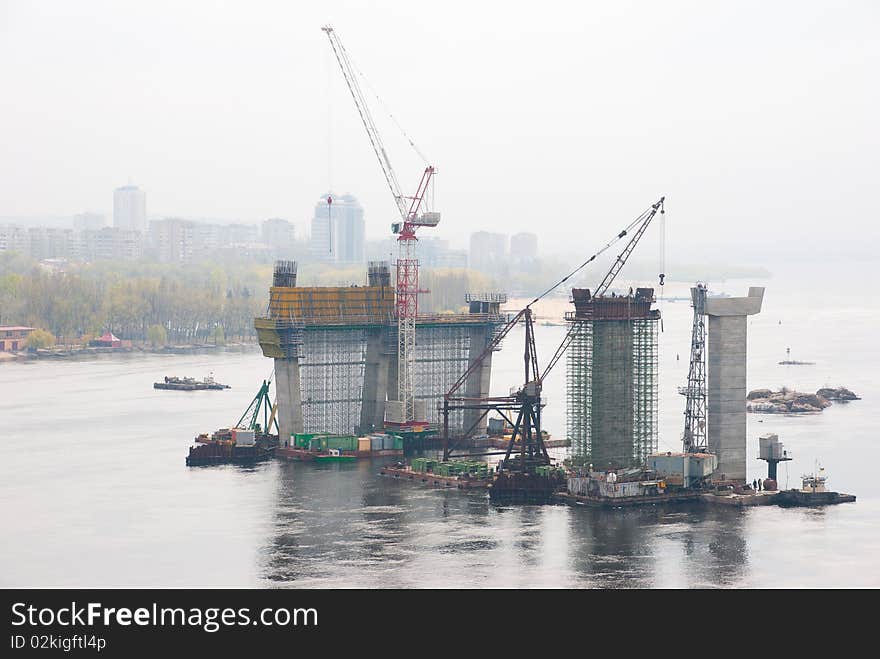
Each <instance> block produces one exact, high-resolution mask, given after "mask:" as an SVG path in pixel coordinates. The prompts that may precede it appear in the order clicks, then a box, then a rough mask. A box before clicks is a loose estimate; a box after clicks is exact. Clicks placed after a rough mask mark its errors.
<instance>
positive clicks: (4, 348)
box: [0, 325, 34, 352]
mask: <svg viewBox="0 0 880 659" xmlns="http://www.w3.org/2000/svg"><path fill="white" fill-rule="evenodd" d="M33 331H34V328H33V327H22V326H20V325H0V352H15V351H17V350H24V345H25V343H27V338H28V336H30V333H31V332H33Z"/></svg>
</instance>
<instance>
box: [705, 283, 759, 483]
mask: <svg viewBox="0 0 880 659" xmlns="http://www.w3.org/2000/svg"><path fill="white" fill-rule="evenodd" d="M763 300H764V289H763V287H758V286H752V287H750V288H749V295H748V297H725V298H717V297H716V298H712V297H710V298H706V307H705V309H706V315H707V316H708V317H709V342H708V343H709V349H708V377H707V389H708V409H707V417H708V419H707V420H708V426H709V428H708V433H707V443H708V446H709V451H710V452H711V453H714V454H715V455H716V456H717V457H718V468H717V469H716V470H715V478H718V479H722V478H723V479H724V480H737V481H743V482H745V480H746V325H747V320H746V318H747V317H748V316H753V315H755V314H757V313H759V312H760V311H761V303H762V302H763Z"/></svg>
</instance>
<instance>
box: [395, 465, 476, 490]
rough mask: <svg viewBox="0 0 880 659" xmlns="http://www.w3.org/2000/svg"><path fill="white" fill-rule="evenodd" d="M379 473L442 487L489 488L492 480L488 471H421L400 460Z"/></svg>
mask: <svg viewBox="0 0 880 659" xmlns="http://www.w3.org/2000/svg"><path fill="white" fill-rule="evenodd" d="M379 473H380V474H381V475H383V476H390V477H392V478H396V479H399V480H406V481H411V482H414V483H427V484H428V485H434V486H440V487H454V488H456V489H459V490H480V489H487V488H488V487H489V485H490V483H491V482H492V481H491V480H490V478H489V472H488V471H487V472H486V473H485V475H481V474H479V473H477V474H473V473H469V472H464V473H460V474H459V473H457V474H448V475H443V474H439V473H434V472H433V471H427V470H424V471H419V470H416V469H413V468H412V467H411V466H407V465H405V464H403V463H402V462H398V463H397V464H395V465H386V466H384V467H382V469H380V470H379Z"/></svg>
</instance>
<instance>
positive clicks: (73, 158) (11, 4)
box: [0, 0, 880, 261]
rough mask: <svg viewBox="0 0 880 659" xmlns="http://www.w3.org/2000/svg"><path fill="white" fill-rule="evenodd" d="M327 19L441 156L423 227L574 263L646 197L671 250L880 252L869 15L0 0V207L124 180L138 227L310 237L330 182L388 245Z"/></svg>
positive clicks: (679, 4)
mask: <svg viewBox="0 0 880 659" xmlns="http://www.w3.org/2000/svg"><path fill="white" fill-rule="evenodd" d="M325 23H331V24H332V25H334V26H335V28H336V29H337V32H338V34H339V35H340V37H341V39H342V41H343V43H344V44H345V46H346V47H347V49H348V51H349V53H350V54H351V56H352V57H353V59H354V60H355V63H356V64H357V65H358V67H359V68H360V70H361V71H363V73H364V74H365V75H366V77H367V80H368V82H369V84H370V85H371V87H372V88H374V89H375V90H376V91H377V92H378V94H379V95H380V96H381V98H382V100H383V101H384V104H385V105H386V106H387V107H388V108H389V109H390V110H391V111H392V112H393V113H394V115H395V117H396V118H397V119H398V121H399V122H400V123H401V125H402V126H403V127H404V128H405V129H406V130H407V132H408V133H409V134H410V135H411V136H412V137H413V138H414V140H415V142H416V143H417V144H418V146H419V147H420V149H421V150H422V151H423V152H424V153H425V154H426V155H427V156H428V158H429V159H430V161H431V162H432V163H433V164H434V165H436V166H437V168H438V171H439V174H438V176H437V189H436V192H437V204H436V206H437V209H438V210H440V211H441V212H442V214H443V220H442V222H441V225H440V227H439V228H438V229H437V230H436V231H433V232H432V235H436V236H439V237H444V238H449V239H451V240H452V242H453V243H457V244H460V245H464V238H463V237H464V236H466V234H467V233H469V232H470V231H472V230H474V229H476V228H485V229H488V230H497V231H504V232H508V233H509V232H514V231H521V230H525V231H529V230H531V231H537V232H538V233H539V235H540V240H541V247H542V251H544V250H567V251H578V250H579V249H580V248H579V246H580V245H583V246H584V247H583V249H584V250H586V251H589V250H592V249H593V248H595V247H596V246H597V245H598V244H599V243H601V242H604V240H605V239H607V238H608V237H609V236H610V235H612V234H613V233H614V232H615V231H616V230H617V229H618V228H619V227H620V226H622V225H623V224H625V223H626V222H627V221H628V220H629V219H631V218H632V217H634V216H635V215H637V214H638V213H639V212H640V211H641V210H642V209H643V208H645V207H647V206H648V205H649V204H650V203H651V202H653V201H654V200H656V199H657V198H658V197H659V196H660V195H663V194H665V195H666V196H667V208H668V211H669V212H668V232H669V233H668V242H669V249H670V252H671V253H672V254H673V255H674V256H679V257H680V258H681V257H682V255H684V256H685V258H686V256H687V254H688V252H689V251H693V252H696V253H700V254H704V255H708V256H709V257H710V258H725V259H726V260H728V261H732V260H736V259H746V258H752V257H756V256H757V257H759V258H769V255H771V254H773V253H774V251H778V252H779V253H780V254H782V255H786V256H798V255H800V256H804V255H808V256H807V257H808V258H817V259H825V258H828V257H829V256H831V257H834V256H842V255H850V254H851V255H856V256H861V257H866V256H868V255H871V254H872V253H873V251H874V250H875V249H876V246H875V244H874V243H875V241H876V240H877V238H878V236H880V232H878V229H877V224H878V220H877V218H876V217H875V215H876V213H875V212H874V208H875V207H876V205H877V199H876V195H877V193H878V192H880V190H878V179H880V130H878V121H877V116H878V113H880V110H878V108H880V91H878V87H880V85H878V71H880V38H878V36H877V35H878V30H880V4H878V3H877V2H876V1H875V0H865V1H862V2H845V1H843V0H827V1H809V0H807V1H801V2H768V1H766V0H764V1H762V2H752V1H748V0H738V1H736V2H734V1H730V2H723V3H719V2H706V1H705V0H703V1H696V0H695V1H693V2H686V1H666V2H661V1H653V2H652V1H633V2H623V1H619V0H618V1H613V2H611V1H609V2H555V1H544V2H529V3H518V2H503V3H502V2H475V1H473V0H469V1H467V2H459V1H457V0H445V1H443V2H419V1H416V0H405V1H393V2H392V1H390V0H386V1H375V0H373V1H370V2H339V1H331V0H326V1H323V2H314V3H304V2H290V1H287V2H268V1H259V0H248V1H247V2H245V1H243V0H242V1H235V2H233V1H230V2H194V1H188V2H163V1H157V0H151V1H149V2H143V1H140V2H125V1H120V0H113V1H110V0H106V1H100V0H66V1H55V2H52V1H47V0H42V1H40V2H32V1H26V0H0V127H2V132H0V135H2V141H0V144H2V148H0V216H15V215H72V214H74V213H78V212H82V211H85V210H96V211H103V212H108V213H109V211H110V209H111V207H112V190H113V188H114V187H116V186H118V185H122V184H125V183H127V182H128V181H129V180H131V181H132V182H133V183H135V184H137V185H139V186H141V187H142V188H144V189H145V190H146V192H147V205H148V208H147V211H148V214H149V215H150V216H153V217H157V216H166V215H178V216H187V217H218V218H228V219H230V220H234V219H240V220H244V221H258V220H262V219H265V218H267V217H286V218H288V219H291V220H292V221H295V222H297V223H298V224H300V225H301V226H304V225H305V222H306V221H307V220H308V219H309V218H310V215H311V210H312V207H313V205H314V203H315V202H316V200H317V199H318V197H319V196H320V195H321V193H323V192H324V191H325V190H327V189H328V187H330V186H331V185H332V187H333V189H334V190H336V191H337V192H338V193H343V192H351V193H353V194H355V195H357V196H358V197H359V199H360V200H361V201H362V203H363V205H364V207H365V209H366V219H367V233H368V236H369V237H380V236H383V235H385V234H386V232H387V230H388V226H389V224H390V222H391V221H393V220H394V219H395V213H396V211H395V207H394V205H393V202H392V199H391V195H390V193H389V192H388V190H387V188H386V187H385V182H384V179H383V178H382V175H381V172H380V170H379V167H378V164H377V163H376V161H375V157H374V155H373V153H372V150H371V149H370V146H369V143H368V141H367V138H366V135H365V133H364V131H363V128H362V127H361V125H360V123H359V119H358V117H357V114H356V112H355V109H354V105H353V103H352V101H351V98H350V97H349V96H348V91H347V89H346V88H345V86H344V83H343V80H342V76H341V74H340V72H339V69H338V67H337V64H336V62H335V60H333V59H331V57H332V55H331V51H330V47H329V44H328V42H327V39H326V37H325V35H324V34H323V33H322V32H321V31H320V29H319V28H320V27H321V25H323V24H325ZM365 91H366V90H365ZM371 100H375V99H374V98H373V99H371ZM373 114H374V116H375V118H376V120H377V123H378V124H379V128H380V130H381V131H382V132H383V135H384V136H385V141H386V144H387V146H388V150H389V153H390V155H391V159H392V162H393V164H394V167H395V169H396V171H397V173H398V176H399V178H400V181H401V184H402V185H403V187H404V188H406V189H407V191H409V189H411V188H414V187H415V185H416V183H417V181H418V178H419V175H420V173H421V169H422V168H423V164H422V162H421V161H420V160H419V158H418V157H417V156H416V155H415V154H414V153H413V151H412V150H411V149H410V148H409V146H408V145H407V144H406V143H405V142H404V141H403V138H402V137H401V136H400V133H399V132H398V131H397V129H396V128H395V127H394V125H393V124H392V123H391V122H390V121H389V120H388V118H387V114H386V112H385V110H384V108H383V107H382V106H380V105H378V104H377V103H374V104H373ZM691 260H692V261H695V260H698V259H691Z"/></svg>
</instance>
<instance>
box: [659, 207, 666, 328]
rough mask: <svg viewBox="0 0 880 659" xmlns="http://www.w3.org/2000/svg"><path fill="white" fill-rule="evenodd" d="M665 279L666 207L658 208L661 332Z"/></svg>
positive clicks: (661, 326)
mask: <svg viewBox="0 0 880 659" xmlns="http://www.w3.org/2000/svg"><path fill="white" fill-rule="evenodd" d="M665 280H666V207H665V206H664V207H663V208H661V209H660V332H663V300H664V297H665V295H664V293H663V284H664V282H665Z"/></svg>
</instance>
